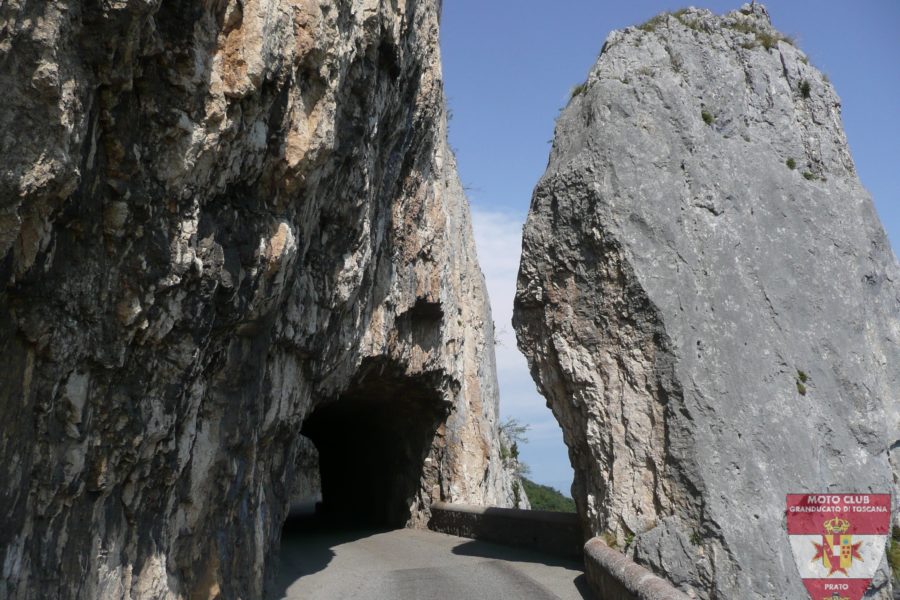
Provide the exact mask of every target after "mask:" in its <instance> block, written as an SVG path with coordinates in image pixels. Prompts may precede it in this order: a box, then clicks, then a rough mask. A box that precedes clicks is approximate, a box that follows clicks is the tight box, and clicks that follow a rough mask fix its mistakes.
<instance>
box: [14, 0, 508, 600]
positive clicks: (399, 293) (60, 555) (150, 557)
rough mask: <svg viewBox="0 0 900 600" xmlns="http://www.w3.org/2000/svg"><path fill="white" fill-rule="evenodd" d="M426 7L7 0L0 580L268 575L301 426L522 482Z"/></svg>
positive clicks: (417, 520)
mask: <svg viewBox="0 0 900 600" xmlns="http://www.w3.org/2000/svg"><path fill="white" fill-rule="evenodd" d="M439 9H440V3H439V2H438V1H436V0H426V1H423V2H405V1H401V2H394V3H380V2H372V1H368V0H353V1H351V0H348V1H340V2H336V1H325V0H322V1H314V0H244V1H238V0H215V1H206V2H198V1H191V2H160V1H158V0H123V1H120V2H102V3H97V2H87V1H83V2H78V1H76V2H62V1H47V2H25V1H23V0H13V1H11V2H5V3H2V5H0V32H2V35H0V65H2V68H0V86H2V89H3V98H4V100H3V103H2V106H0V132H2V134H0V165H2V171H0V257H2V262H0V281H2V284H3V288H2V289H3V291H2V294H0V355H2V357H3V359H2V360H3V369H2V371H0V419H2V423H3V429H2V435H0V481H2V482H3V483H2V486H0V567H2V580H3V582H2V583H0V598H4V599H6V598H10V599H16V600H19V599H31V598H35V599H37V598H41V599H44V598H91V599H93V598H110V599H118V598H123V599H124V598H132V599H138V598H140V599H143V598H239V597H242V598H259V597H261V594H262V590H263V587H264V581H265V579H266V569H267V562H266V557H267V556H268V555H269V554H271V551H272V550H273V547H274V546H275V545H276V544H277V541H278V536H279V531H280V527H281V523H282V521H283V517H284V514H285V510H286V507H287V504H288V501H289V499H290V497H291V496H292V494H294V493H296V492H297V490H296V489H295V488H296V487H297V486H295V481H294V480H295V477H294V473H295V469H299V470H304V469H307V467H308V465H309V456H307V455H306V454H303V455H301V456H299V457H298V454H302V453H303V448H308V447H309V446H308V441H302V440H305V438H302V437H301V436H300V433H301V431H303V432H304V434H307V433H308V434H309V438H310V439H313V440H314V441H315V442H316V444H317V445H320V444H321V445H322V447H320V448H319V450H320V454H321V457H320V459H321V460H322V461H323V463H324V461H326V460H327V461H330V462H329V464H335V465H337V466H338V467H339V468H342V467H347V468H346V469H345V470H343V471H338V470H333V471H331V472H328V473H326V472H325V471H324V469H323V472H322V484H323V486H324V488H325V495H326V501H327V499H328V493H329V492H328V490H329V489H331V490H333V491H337V492H341V493H348V490H349V491H352V498H351V499H343V500H342V498H343V496H341V495H340V494H332V497H333V499H336V501H338V503H341V502H343V501H345V500H346V503H348V504H350V508H354V507H355V506H362V505H371V506H378V507H379V508H378V511H375V512H377V515H376V514H373V516H378V517H382V518H389V519H390V520H391V522H393V523H399V524H401V525H402V524H404V523H407V524H411V525H416V524H421V523H422V521H423V519H424V518H425V517H426V516H427V514H428V505H429V503H430V502H431V500H432V499H433V498H437V499H443V500H450V501H465V502H469V503H479V504H480V503H487V504H495V505H501V506H503V505H509V504H510V503H511V502H512V497H513V493H512V478H511V476H510V475H509V473H508V472H505V471H504V469H503V468H502V464H501V458H500V455H499V444H498V433H497V422H496V421H497V390H496V381H495V373H494V359H493V323H492V320H491V317H490V312H489V309H488V304H487V298H486V293H485V286H484V282H483V278H482V275H481V273H480V271H479V268H478V265H477V262H476V257H475V249H474V242H473V239H472V233H471V225H470V219H469V212H468V207H467V204H466V200H465V198H464V194H463V191H462V188H461V186H460V184H459V181H458V179H457V175H456V168H455V163H454V160H453V157H452V155H451V154H450V152H449V151H448V149H447V144H446V116H445V112H444V98H443V91H442V80H441V69H440V62H439V61H440V57H439V49H438V19H439ZM369 400H371V402H368V401H369ZM328 407H336V408H328ZM317 409H322V412H321V417H320V418H318V420H317V421H316V423H317V426H316V427H313V426H312V425H309V426H308V424H307V421H311V420H312V419H311V415H312V416H315V414H314V411H316V410H317ZM336 415H337V416H339V417H341V418H344V419H346V423H347V426H346V427H344V426H343V425H344V424H345V423H344V422H341V421H340V420H334V417H335V416H336ZM306 429H309V431H306ZM376 442H377V443H379V444H380V445H375V444H376ZM382 442H383V443H382ZM323 447H327V452H326V450H324V449H323ZM307 454H308V453H307ZM366 461H368V462H366ZM298 465H299V466H298ZM370 465H375V466H376V467H377V468H378V469H380V470H378V471H375V472H373V471H372V470H371V469H369V468H368V467H369V466H370ZM302 475H304V476H306V475H308V473H304V474H302ZM386 478H390V479H389V481H388V480H386ZM370 482H375V483H377V486H378V487H377V488H376V489H373V488H367V487H366V486H367V485H368V484H369V483H370ZM298 485H300V486H302V485H305V484H304V483H303V482H300V483H299V484H298ZM373 485H374V484H373ZM301 491H302V490H301ZM354 503H356V504H354ZM343 508H346V507H343Z"/></svg>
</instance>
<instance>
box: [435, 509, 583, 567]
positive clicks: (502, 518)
mask: <svg viewBox="0 0 900 600" xmlns="http://www.w3.org/2000/svg"><path fill="white" fill-rule="evenodd" d="M428 528H429V529H431V530H432V531H438V532H441V533H448V534H450V535H458V536H460V537H467V538H474V539H477V540H484V541H487V542H497V543H499V544H508V545H510V546H524V547H526V548H533V549H535V550H540V551H541V552H547V553H549V554H557V555H560V556H567V557H570V558H575V559H580V558H581V552H582V546H583V543H584V537H583V536H582V534H581V526H580V524H579V522H578V516H577V515H576V514H575V513H559V512H549V511H544V510H522V509H518V508H494V507H485V506H470V505H467V504H448V503H446V502H435V503H433V504H432V505H431V519H430V520H429V522H428Z"/></svg>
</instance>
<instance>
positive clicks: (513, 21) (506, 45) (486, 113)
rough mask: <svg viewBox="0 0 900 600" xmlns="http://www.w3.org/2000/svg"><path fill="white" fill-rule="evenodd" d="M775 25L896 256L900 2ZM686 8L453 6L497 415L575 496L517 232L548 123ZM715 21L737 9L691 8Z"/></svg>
mask: <svg viewBox="0 0 900 600" xmlns="http://www.w3.org/2000/svg"><path fill="white" fill-rule="evenodd" d="M765 4H766V6H767V8H768V9H769V13H770V15H771V17H772V21H773V23H774V24H775V26H776V27H777V28H779V29H780V30H781V31H782V32H784V33H787V34H789V35H792V36H793V37H794V38H795V39H796V40H797V43H798V45H799V46H800V47H801V48H802V49H803V50H804V51H805V52H806V53H807V54H808V55H809V56H810V59H811V62H812V63H813V64H815V65H816V66H817V67H818V68H819V69H821V70H822V71H824V72H825V73H827V74H828V76H829V77H830V79H831V81H832V83H833V84H834V85H835V88H836V89H837V92H838V94H839V95H840V97H841V100H842V101H843V117H844V126H845V128H846V131H847V137H848V139H849V141H850V149H851V151H852V153H853V157H854V160H855V161H856V166H857V169H858V172H859V174H860V178H861V179H862V182H863V184H864V185H865V186H866V187H867V188H868V190H869V191H870V192H871V193H872V196H873V199H874V201H875V206H876V208H877V210H878V213H879V215H880V216H881V219H882V222H883V223H884V225H885V229H886V230H887V232H888V236H889V237H890V238H891V243H892V244H893V247H894V251H895V253H896V252H897V249H898V248H900V34H898V31H900V1H898V0H860V1H858V2H849V1H848V0H840V1H838V0H815V1H812V0H790V1H788V0H777V1H775V0H773V1H770V2H768V3H765ZM685 5H686V4H685V3H679V2H665V1H659V0H630V1H628V2H620V1H606V2H602V1H600V0H593V1H590V0H580V1H575V0H554V1H553V2H547V1H546V0H543V1H540V2H539V1H537V0H516V1H514V2H513V1H510V0H445V2H444V12H443V20H442V31H441V37H442V43H441V45H442V49H443V59H444V80H445V88H446V92H447V96H448V100H449V106H450V109H451V111H452V114H453V119H452V121H451V123H450V143H451V146H453V148H454V150H455V151H456V154H457V159H458V162H459V169H460V176H461V178H462V180H463V183H464V185H466V186H467V189H468V193H469V198H470V200H471V203H472V209H473V215H474V220H475V230H476V231H475V235H476V239H477V242H478V249H479V256H480V259H481V263H482V268H483V270H484V271H485V275H486V277H487V279H488V288H489V291H490V294H491V301H492V305H493V310H494V319H495V321H496V323H497V327H498V330H499V331H500V336H499V339H500V343H501V345H500V346H499V347H498V349H497V359H498V371H499V377H500V391H501V412H502V413H503V415H504V416H505V417H509V416H513V417H516V418H518V419H519V420H520V421H523V422H527V423H530V424H531V426H532V430H531V432H530V433H529V442H528V444H526V445H524V447H523V448H522V456H523V458H524V460H525V462H526V463H528V464H529V465H530V466H531V468H532V472H533V476H532V477H533V479H535V480H536V481H539V482H541V483H546V484H549V485H552V486H554V487H556V488H558V489H561V490H563V491H565V492H566V493H568V491H569V485H570V483H571V477H572V475H571V469H570V467H569V464H568V457H567V454H566V450H565V447H564V446H563V443H562V437H561V434H560V432H559V428H558V426H557V425H556V422H555V421H554V420H553V417H552V415H551V414H550V411H549V410H548V409H547V408H546V406H545V404H544V400H543V399H542V398H541V397H540V396H539V395H538V394H537V392H536V391H535V387H534V384H533V382H532V381H531V378H530V376H529V374H528V369H527V367H526V366H525V360H524V358H523V357H522V356H521V355H520V354H519V353H518V351H517V350H516V347H515V337H514V335H513V333H512V326H511V325H510V318H511V315H512V296H513V293H514V291H515V276H516V271H517V269H518V262H519V251H520V235H521V226H522V223H524V221H525V215H526V213H527V211H528V204H529V201H530V199H531V191H532V189H533V188H534V185H535V183H536V182H537V180H538V178H539V177H540V176H541V174H542V173H543V171H544V168H545V166H546V164H547V155H548V152H549V150H550V144H549V141H550V139H551V138H552V137H553V122H554V119H555V118H556V115H557V114H558V111H559V109H560V108H561V107H563V106H564V105H565V103H566V101H567V99H568V96H569V91H570V89H571V88H572V87H573V86H574V85H576V84H577V83H579V82H581V81H583V80H584V79H585V77H586V76H587V72H588V70H589V69H590V67H591V65H592V64H593V63H594V61H595V60H596V57H597V54H598V52H599V51H600V48H601V46H602V45H603V40H604V39H605V38H606V36H607V34H608V33H609V32H610V31H612V30H613V29H621V28H623V27H627V26H629V25H635V24H638V23H641V22H643V21H645V20H647V19H648V18H650V17H652V16H653V15H655V14H657V13H659V12H662V11H665V10H676V9H678V8H682V7H683V6H685ZM695 5H696V6H699V7H703V8H708V9H710V10H713V11H714V12H716V13H724V12H728V11H730V10H734V9H736V8H739V6H740V3H739V2H736V1H734V2H722V1H719V0H711V1H708V2H702V3H697V4H695Z"/></svg>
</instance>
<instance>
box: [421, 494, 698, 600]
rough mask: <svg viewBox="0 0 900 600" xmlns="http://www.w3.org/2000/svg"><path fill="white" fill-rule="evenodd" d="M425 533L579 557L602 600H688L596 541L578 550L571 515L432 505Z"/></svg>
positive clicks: (577, 529) (574, 518) (576, 527)
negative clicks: (427, 531) (436, 533)
mask: <svg viewBox="0 0 900 600" xmlns="http://www.w3.org/2000/svg"><path fill="white" fill-rule="evenodd" d="M428 528H429V529H431V530H432V531H438V532H440V533H448V534H450V535H458V536H460V537H467V538H473V539H477V540H484V541H488V542H496V543H499V544H508V545H511V546H524V547H527V548H533V549H535V550H540V551H541V552H546V553H549V554H556V555H560V556H567V557H570V558H576V559H579V558H582V556H583V557H584V566H585V575H586V577H587V580H588V582H589V583H590V586H591V588H592V589H593V590H594V592H595V593H596V594H597V596H598V597H599V598H603V600H691V599H690V598H689V597H688V596H687V595H686V594H684V593H682V592H680V591H678V590H677V589H676V588H675V587H674V586H673V585H672V584H671V583H669V582H668V581H666V580H665V579H662V578H660V577H658V576H656V575H654V574H653V573H652V572H650V571H649V570H647V569H645V568H644V567H642V566H640V565H638V564H637V563H635V562H634V561H632V560H631V559H630V558H628V557H627V556H626V555H624V554H622V553H621V552H619V551H618V550H614V549H612V548H610V547H609V546H608V545H607V544H606V542H604V541H603V540H602V539H601V538H596V537H595V538H592V539H590V540H588V542H587V543H586V544H583V545H582V541H583V539H584V538H583V537H582V534H581V526H580V523H579V521H578V516H577V515H576V514H574V513H559V512H548V511H543V510H521V509H517V508H493V507H484V506H470V505H467V504H449V503H447V502H435V503H434V504H432V505H431V519H430V520H429V522H428Z"/></svg>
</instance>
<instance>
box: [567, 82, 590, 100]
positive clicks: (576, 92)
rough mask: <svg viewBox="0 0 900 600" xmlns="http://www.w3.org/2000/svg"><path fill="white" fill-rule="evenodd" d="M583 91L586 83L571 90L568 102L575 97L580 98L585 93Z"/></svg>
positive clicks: (585, 88)
mask: <svg viewBox="0 0 900 600" xmlns="http://www.w3.org/2000/svg"><path fill="white" fill-rule="evenodd" d="M585 90H587V82H586V81H585V82H584V83H579V84H578V85H576V86H575V87H573V88H572V91H571V92H569V100H571V99H572V98H575V97H576V96H580V95H581V94H583V93H584V92H585Z"/></svg>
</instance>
